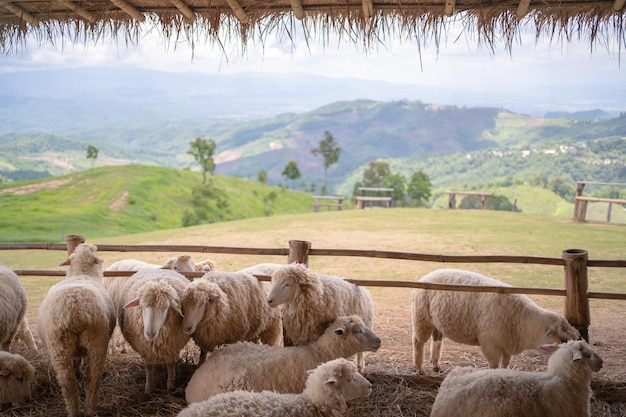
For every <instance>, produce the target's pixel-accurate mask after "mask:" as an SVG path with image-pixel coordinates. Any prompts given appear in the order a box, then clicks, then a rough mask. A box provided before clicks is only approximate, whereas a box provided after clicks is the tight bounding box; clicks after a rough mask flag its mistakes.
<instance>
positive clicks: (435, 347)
mask: <svg viewBox="0 0 626 417" xmlns="http://www.w3.org/2000/svg"><path fill="white" fill-rule="evenodd" d="M442 348H443V334H442V333H441V332H440V331H439V330H437V329H434V330H433V333H432V340H431V342H430V363H431V364H432V366H433V371H435V372H441V368H440V367H439V360H440V359H441V349H442Z"/></svg>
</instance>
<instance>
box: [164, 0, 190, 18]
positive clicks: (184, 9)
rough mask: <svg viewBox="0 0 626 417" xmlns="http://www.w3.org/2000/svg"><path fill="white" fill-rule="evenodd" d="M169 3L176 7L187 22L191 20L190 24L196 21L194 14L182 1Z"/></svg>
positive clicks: (175, 0) (173, 0)
mask: <svg viewBox="0 0 626 417" xmlns="http://www.w3.org/2000/svg"><path fill="white" fill-rule="evenodd" d="M170 3H172V4H173V5H174V6H176V8H177V9H178V10H179V11H180V12H181V13H182V14H183V16H185V17H186V18H187V19H188V20H191V21H192V22H193V21H194V20H196V15H195V13H194V12H193V11H192V10H191V9H190V8H189V6H187V5H186V4H185V2H184V1H182V0H170Z"/></svg>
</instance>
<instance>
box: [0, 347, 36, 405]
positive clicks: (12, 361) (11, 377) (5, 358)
mask: <svg viewBox="0 0 626 417" xmlns="http://www.w3.org/2000/svg"><path fill="white" fill-rule="evenodd" d="M33 379H35V368H34V367H33V365H31V364H30V362H28V361H27V360H26V359H24V358H23V357H22V356H20V355H18V354H15V353H9V352H5V351H1V350H0V406H2V405H3V404H6V403H11V405H13V406H18V405H24V404H26V403H27V402H28V401H30V396H31V383H32V382H33Z"/></svg>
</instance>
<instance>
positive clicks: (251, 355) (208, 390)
mask: <svg viewBox="0 0 626 417" xmlns="http://www.w3.org/2000/svg"><path fill="white" fill-rule="evenodd" d="M380 345H381V341H380V338H379V337H378V336H377V335H376V334H375V333H374V332H373V331H372V330H371V329H369V328H368V327H366V326H365V324H364V323H363V320H362V319H361V318H360V317H359V316H357V315H352V316H340V317H338V318H337V319H335V321H334V322H333V323H332V324H331V325H330V327H328V328H327V329H326V331H325V332H324V333H323V334H322V336H321V337H320V338H319V339H318V340H316V341H315V342H313V343H311V344H309V345H306V346H287V347H279V346H267V345H259V344H255V343H250V342H239V343H235V344H231V345H226V346H224V347H223V348H221V349H217V350H216V351H215V352H213V354H211V356H209V357H208V359H207V360H206V362H204V363H203V364H202V365H201V366H200V367H199V368H198V369H197V370H196V372H195V373H194V374H193V376H192V377H191V380H190V381H189V384H188V385H187V388H186V390H185V398H186V400H187V402H190V403H193V402H199V401H204V400H206V399H207V398H209V397H211V396H213V395H216V394H219V393H223V392H227V391H235V390H248V391H262V390H270V391H276V392H281V393H299V392H302V390H303V389H304V383H305V380H306V375H307V371H308V370H310V369H313V368H315V367H316V366H317V365H318V364H320V363H322V362H326V361H329V360H332V359H336V358H347V357H350V356H352V355H354V354H355V353H357V352H363V351H372V352H375V351H377V350H378V349H379V348H380Z"/></svg>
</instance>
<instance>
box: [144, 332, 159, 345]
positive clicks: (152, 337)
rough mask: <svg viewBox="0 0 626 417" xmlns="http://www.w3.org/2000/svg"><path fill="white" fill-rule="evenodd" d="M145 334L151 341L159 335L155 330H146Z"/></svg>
mask: <svg viewBox="0 0 626 417" xmlns="http://www.w3.org/2000/svg"><path fill="white" fill-rule="evenodd" d="M143 335H144V337H145V338H146V340H148V341H149V342H151V341H153V340H154V339H156V337H157V334H156V332H153V331H145V332H144V333H143Z"/></svg>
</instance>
